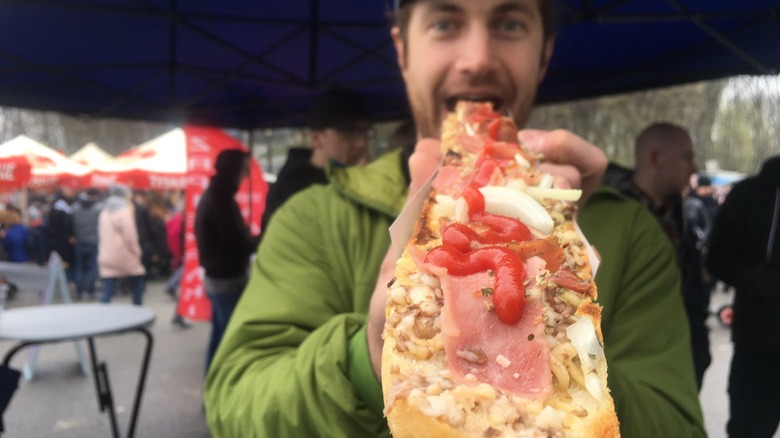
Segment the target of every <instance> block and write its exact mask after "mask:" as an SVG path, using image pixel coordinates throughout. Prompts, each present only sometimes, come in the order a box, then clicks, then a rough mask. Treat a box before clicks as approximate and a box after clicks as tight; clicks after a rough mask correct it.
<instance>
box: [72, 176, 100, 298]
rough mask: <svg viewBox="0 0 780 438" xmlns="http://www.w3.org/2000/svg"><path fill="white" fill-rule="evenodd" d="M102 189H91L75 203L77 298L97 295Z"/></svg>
mask: <svg viewBox="0 0 780 438" xmlns="http://www.w3.org/2000/svg"><path fill="white" fill-rule="evenodd" d="M100 198H101V196H100V191H99V190H97V189H89V190H87V191H86V192H84V193H82V194H81V195H79V197H78V201H76V202H75V203H74V204H73V237H74V238H75V240H76V247H75V253H76V257H75V264H74V273H73V280H74V282H75V283H76V299H79V300H80V299H81V298H82V296H83V295H84V294H87V295H88V296H89V297H90V298H92V297H94V296H95V281H96V280H97V276H98V265H97V254H98V218H99V217H100V210H101V209H102V208H103V203H102V202H100Z"/></svg>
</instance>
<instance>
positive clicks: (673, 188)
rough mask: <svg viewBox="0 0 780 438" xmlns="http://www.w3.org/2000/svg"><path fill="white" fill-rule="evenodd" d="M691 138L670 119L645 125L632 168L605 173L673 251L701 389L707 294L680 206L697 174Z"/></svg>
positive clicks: (706, 357) (690, 226) (706, 353)
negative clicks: (651, 217) (643, 211)
mask: <svg viewBox="0 0 780 438" xmlns="http://www.w3.org/2000/svg"><path fill="white" fill-rule="evenodd" d="M694 156H695V154H694V147H693V139H692V137H691V135H690V134H689V133H688V131H687V130H686V129H685V128H682V127H680V126H677V125H674V124H671V123H654V124H652V125H650V126H648V127H647V128H645V129H644V130H643V131H642V132H641V133H640V134H639V136H638V137H637V139H636V142H635V144H634V166H635V169H634V171H633V173H631V172H630V171H627V170H626V171H624V172H622V180H621V178H618V177H615V176H614V174H618V173H621V171H620V169H618V168H617V167H614V168H613V169H612V171H613V176H611V177H610V178H605V181H607V180H609V181H610V183H611V184H612V186H613V187H615V188H616V189H617V190H618V191H620V192H621V193H623V194H624V195H626V196H630V197H632V198H634V199H636V200H638V201H639V202H640V203H642V204H643V205H644V206H645V207H646V208H647V209H648V210H649V211H650V212H651V213H652V214H653V215H654V216H655V218H656V219H657V220H658V223H659V224H660V225H661V228H663V231H664V233H665V234H666V236H667V237H668V239H669V241H670V242H671V243H672V246H673V247H674V250H675V253H676V254H677V266H678V267H679V270H680V272H681V274H682V292H681V293H682V296H683V302H684V304H685V311H686V314H687V316H688V323H689V326H690V332H691V347H692V352H693V363H694V369H695V373H696V387H697V388H699V389H701V385H702V381H703V379H704V372H705V371H706V370H707V367H708V366H709V364H710V362H711V361H712V358H711V355H710V342H709V331H708V329H707V324H706V321H707V316H708V315H709V311H708V307H709V293H705V292H704V291H705V286H704V280H703V278H702V262H701V250H700V248H699V247H698V246H697V245H698V243H699V240H698V236H697V235H696V230H695V229H696V226H695V224H694V223H692V222H691V221H689V220H688V219H689V217H687V216H686V215H685V214H684V213H685V212H684V209H683V197H682V193H683V190H684V189H685V188H686V187H687V186H688V181H689V179H690V176H691V175H693V174H694V173H696V164H694V161H693V160H694Z"/></svg>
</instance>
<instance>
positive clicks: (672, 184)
mask: <svg viewBox="0 0 780 438" xmlns="http://www.w3.org/2000/svg"><path fill="white" fill-rule="evenodd" d="M694 158H696V154H695V153H694V151H693V140H691V137H690V136H689V135H688V134H685V133H680V134H678V135H676V136H675V141H674V144H673V145H668V146H667V147H665V148H664V149H662V150H661V152H660V156H659V160H658V178H659V181H663V182H664V187H665V193H663V194H662V195H664V196H675V195H679V194H680V193H681V192H682V190H683V189H684V188H685V187H686V186H687V185H688V183H689V180H690V176H691V175H693V174H694V173H696V171H697V170H698V169H697V168H696V163H695V162H694Z"/></svg>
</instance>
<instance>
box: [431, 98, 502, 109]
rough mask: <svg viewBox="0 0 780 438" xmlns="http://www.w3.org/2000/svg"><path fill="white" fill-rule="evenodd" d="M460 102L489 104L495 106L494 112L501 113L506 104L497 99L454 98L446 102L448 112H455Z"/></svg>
mask: <svg viewBox="0 0 780 438" xmlns="http://www.w3.org/2000/svg"><path fill="white" fill-rule="evenodd" d="M459 100H465V101H469V102H489V103H490V104H492V105H493V111H496V112H498V113H500V112H501V109H502V108H503V104H504V102H503V101H502V100H501V99H499V98H497V97H471V96H452V97H449V98H447V100H445V101H444V104H445V105H446V107H447V111H450V112H451V111H455V105H456V104H457V103H458V101H459Z"/></svg>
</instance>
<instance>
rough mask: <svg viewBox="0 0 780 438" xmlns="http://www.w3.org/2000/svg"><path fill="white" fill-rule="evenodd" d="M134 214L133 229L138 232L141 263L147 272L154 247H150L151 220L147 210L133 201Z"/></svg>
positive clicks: (150, 264)
mask: <svg viewBox="0 0 780 438" xmlns="http://www.w3.org/2000/svg"><path fill="white" fill-rule="evenodd" d="M133 207H134V212H135V228H136V229H137V230H138V244H139V245H140V246H141V263H143V265H144V269H146V271H147V272H148V271H149V268H151V266H152V255H154V247H153V245H152V233H153V231H152V218H151V215H150V214H149V210H148V209H147V208H146V207H144V206H143V205H141V204H139V203H137V202H135V201H133Z"/></svg>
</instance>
